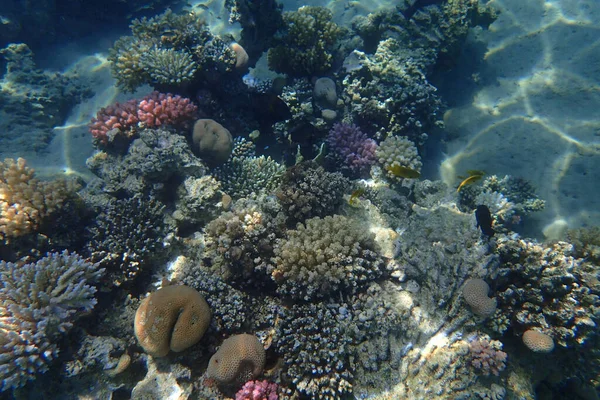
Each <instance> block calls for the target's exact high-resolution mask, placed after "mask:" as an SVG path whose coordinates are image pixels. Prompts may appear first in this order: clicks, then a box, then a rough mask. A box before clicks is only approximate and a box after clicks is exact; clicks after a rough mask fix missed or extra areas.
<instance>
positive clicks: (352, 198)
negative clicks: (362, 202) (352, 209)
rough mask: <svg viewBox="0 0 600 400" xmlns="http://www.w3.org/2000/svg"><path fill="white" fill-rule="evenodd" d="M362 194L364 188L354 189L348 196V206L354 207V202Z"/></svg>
mask: <svg viewBox="0 0 600 400" xmlns="http://www.w3.org/2000/svg"><path fill="white" fill-rule="evenodd" d="M363 194H365V188H358V189H356V190H355V191H354V192H352V194H351V195H350V198H349V199H348V204H350V205H351V206H354V205H356V200H357V199H358V198H359V197H360V196H362V195H363Z"/></svg>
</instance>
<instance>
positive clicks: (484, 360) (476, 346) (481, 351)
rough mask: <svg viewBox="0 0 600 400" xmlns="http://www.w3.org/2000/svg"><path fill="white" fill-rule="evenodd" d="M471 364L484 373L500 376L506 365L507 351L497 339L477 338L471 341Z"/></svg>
mask: <svg viewBox="0 0 600 400" xmlns="http://www.w3.org/2000/svg"><path fill="white" fill-rule="evenodd" d="M469 355H470V357H471V365H472V366H473V367H475V368H476V369H478V370H479V371H480V372H481V373H482V374H483V375H490V374H494V375H496V376H498V375H499V374H500V371H503V370H504V368H505V367H506V364H505V362H506V353H505V352H503V351H502V343H501V342H499V341H497V340H492V341H489V340H487V339H477V340H474V341H472V342H471V343H469Z"/></svg>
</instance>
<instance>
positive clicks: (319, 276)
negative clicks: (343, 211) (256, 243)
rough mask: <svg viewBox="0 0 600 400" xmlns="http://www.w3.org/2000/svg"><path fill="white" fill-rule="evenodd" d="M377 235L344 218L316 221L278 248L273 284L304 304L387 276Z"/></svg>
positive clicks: (289, 234)
mask: <svg viewBox="0 0 600 400" xmlns="http://www.w3.org/2000/svg"><path fill="white" fill-rule="evenodd" d="M377 251H378V248H377V246H376V244H375V240H374V235H373V234H372V233H370V232H369V231H368V230H366V229H364V227H363V226H361V225H360V224H359V223H358V222H356V221H354V220H351V219H349V218H346V217H344V216H341V215H334V216H328V217H325V218H323V219H321V218H319V217H317V218H312V219H309V220H307V221H306V224H298V226H297V227H296V229H295V230H289V231H288V232H287V237H286V238H285V239H282V240H280V241H279V242H278V243H277V244H276V246H275V257H274V264H275V265H274V267H273V268H272V270H271V276H272V278H273V280H275V282H276V283H277V284H278V291H279V292H280V293H282V294H285V295H288V296H292V297H295V298H303V299H305V300H308V299H311V298H315V297H327V296H328V295H330V294H331V293H333V292H338V291H340V290H349V291H354V290H355V289H356V288H357V287H359V286H360V285H362V284H364V283H365V282H368V281H371V280H374V279H376V278H377V277H379V276H381V275H382V267H383V260H382V258H381V257H380V256H379V254H378V253H377Z"/></svg>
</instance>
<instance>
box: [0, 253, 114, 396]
mask: <svg viewBox="0 0 600 400" xmlns="http://www.w3.org/2000/svg"><path fill="white" fill-rule="evenodd" d="M103 272H104V270H103V269H99V268H98V266H97V264H91V263H88V262H86V261H84V260H83V259H82V258H81V257H80V256H78V255H77V254H69V253H68V252H66V251H65V252H63V253H51V254H48V255H47V256H46V257H44V258H42V259H40V260H39V261H37V262H35V263H27V264H24V263H10V262H9V263H7V262H4V261H1V262H0V390H1V391H5V390H7V389H11V388H18V387H20V386H23V385H24V384H25V383H26V382H27V381H28V380H32V379H35V376H36V374H40V373H44V372H46V371H47V370H48V367H49V364H50V362H51V361H52V360H53V359H55V358H56V357H57V356H58V351H59V349H58V346H57V344H56V343H57V340H58V339H59V338H60V337H61V336H62V335H64V334H65V333H67V332H68V331H69V330H70V329H71V328H72V327H73V322H74V321H75V320H76V318H77V317H78V316H80V315H81V314H83V313H85V312H89V311H91V310H92V309H93V308H94V306H95V304H96V299H95V298H94V294H95V293H96V289H95V288H94V287H93V286H91V285H90V283H91V282H93V281H96V280H98V279H99V278H100V276H101V275H102V273H103Z"/></svg>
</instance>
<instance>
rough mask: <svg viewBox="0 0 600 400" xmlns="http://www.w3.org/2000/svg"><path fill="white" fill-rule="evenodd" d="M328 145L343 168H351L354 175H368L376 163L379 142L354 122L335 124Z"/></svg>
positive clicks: (330, 132) (328, 138) (332, 155)
mask: <svg viewBox="0 0 600 400" xmlns="http://www.w3.org/2000/svg"><path fill="white" fill-rule="evenodd" d="M327 145H328V146H329V149H330V150H331V153H330V154H331V157H332V158H333V159H334V160H335V161H337V163H338V164H341V165H342V169H344V168H349V170H350V173H351V174H353V175H358V176H364V175H368V172H369V169H370V168H371V165H373V164H375V160H376V157H375V154H376V152H377V153H378V148H377V143H375V141H374V140H373V139H370V138H369V137H368V136H367V135H366V134H365V133H363V132H362V131H361V130H360V128H359V127H358V126H356V125H354V124H352V125H350V124H346V123H336V124H334V125H333V127H332V128H331V130H330V131H329V135H328V136H327Z"/></svg>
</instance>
